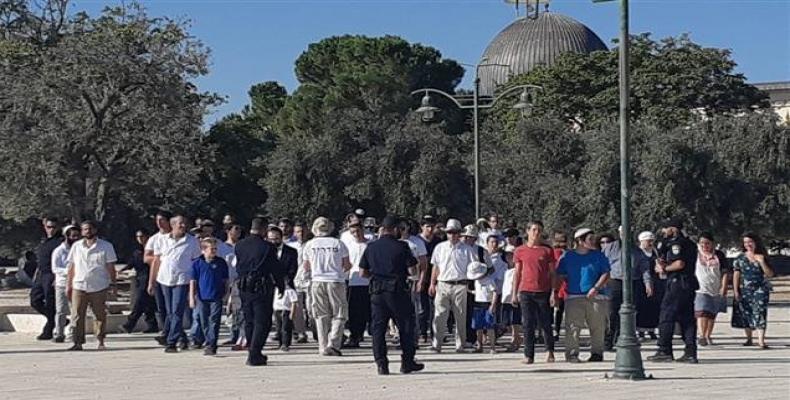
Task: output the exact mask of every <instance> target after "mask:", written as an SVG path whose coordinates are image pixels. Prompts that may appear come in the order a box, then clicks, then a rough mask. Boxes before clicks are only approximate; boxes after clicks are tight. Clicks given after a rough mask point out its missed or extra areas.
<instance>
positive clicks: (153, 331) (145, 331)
mask: <svg viewBox="0 0 790 400" xmlns="http://www.w3.org/2000/svg"><path fill="white" fill-rule="evenodd" d="M157 332H159V327H158V326H151V327H149V328H148V329H146V330H144V331H143V333H157Z"/></svg>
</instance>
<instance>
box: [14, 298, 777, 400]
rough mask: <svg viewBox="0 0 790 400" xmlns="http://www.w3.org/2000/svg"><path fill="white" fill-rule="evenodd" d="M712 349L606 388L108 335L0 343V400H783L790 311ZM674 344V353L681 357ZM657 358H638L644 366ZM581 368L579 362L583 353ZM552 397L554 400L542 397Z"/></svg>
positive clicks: (726, 333)
mask: <svg viewBox="0 0 790 400" xmlns="http://www.w3.org/2000/svg"><path fill="white" fill-rule="evenodd" d="M715 338H718V342H717V345H716V346H713V347H707V348H701V349H700V364H699V365H684V364H654V363H648V362H646V363H645V366H646V370H647V372H648V373H649V374H652V375H653V377H654V379H652V380H648V381H643V382H625V381H617V380H606V379H604V375H605V374H606V373H608V372H610V370H611V369H612V367H613V364H614V363H613V360H614V354H613V353H607V354H606V359H607V360H606V362H603V363H586V364H575V365H573V364H567V363H565V362H562V361H561V360H563V356H562V355H561V351H562V347H561V343H560V348H559V351H560V352H559V354H558V362H557V363H555V364H545V363H544V362H543V358H544V355H543V354H542V352H541V351H542V350H540V349H539V350H538V354H537V357H536V358H537V363H536V364H534V365H531V366H525V365H522V364H520V363H519V360H520V357H521V355H520V354H513V353H499V354H496V355H493V356H492V355H489V354H454V353H443V354H433V353H429V352H427V351H425V350H421V351H420V352H419V353H418V358H419V360H420V361H422V362H425V363H426V370H425V371H423V372H420V373H416V374H413V375H409V376H401V375H399V374H397V373H395V372H396V371H397V367H398V365H397V361H398V355H397V354H398V353H397V352H394V354H393V355H394V357H390V359H391V369H392V370H393V375H390V376H388V377H379V376H377V375H376V371H375V368H374V364H373V362H372V355H371V351H370V348H369V342H366V343H365V347H363V348H362V349H357V350H346V351H345V355H344V356H343V357H341V358H328V357H320V356H318V355H317V354H315V353H316V350H315V349H316V348H315V347H314V346H313V345H312V344H306V345H296V346H295V347H294V348H292V350H291V352H289V353H280V352H279V351H276V350H270V349H267V352H268V354H269V355H270V359H269V365H268V366H266V367H258V368H250V367H245V366H244V358H245V355H244V354H243V353H240V352H231V351H230V350H229V349H227V348H221V349H220V352H219V355H218V356H216V357H206V356H203V355H202V351H199V350H190V351H185V352H183V353H181V354H172V355H171V354H165V353H163V352H162V350H161V348H159V347H158V346H156V345H155V343H154V341H153V339H152V338H151V335H142V334H132V335H111V336H109V337H108V340H107V344H108V346H109V347H110V349H109V350H108V351H105V352H97V351H95V350H93V348H94V346H95V342H94V341H92V339H91V340H90V341H89V343H88V344H87V346H86V348H87V349H88V350H86V351H84V352H82V353H68V352H65V351H63V349H65V348H66V347H67V344H66V345H63V344H53V343H49V342H45V343H38V342H36V341H35V340H34V337H33V335H32V334H22V333H7V332H6V333H0V360H2V369H3V371H2V379H0V381H2V385H0V399H25V400H32V399H58V400H65V399H146V400H148V399H166V398H170V399H180V398H184V399H186V398H191V399H209V398H227V399H241V398H244V399H247V398H250V399H251V398H257V399H300V400H301V399H346V400H357V399H363V398H364V399H376V400H382V399H396V398H397V399H403V398H409V399H484V398H492V399H493V398H498V399H516V398H535V397H538V396H541V398H552V399H590V398H595V399H606V400H615V399H629V400H634V399H673V400H680V399H702V398H708V399H716V400H724V399H749V398H759V399H761V400H768V399H777V400H779V399H781V400H787V399H790V307H788V305H787V304H779V305H776V306H773V307H772V308H771V309H770V311H769V344H770V345H771V347H772V348H771V349H769V350H757V349H755V348H753V347H751V348H746V347H742V346H741V343H742V342H743V338H742V337H741V336H740V332H738V331H735V330H733V329H731V328H730V327H729V314H727V315H720V319H719V325H718V326H717V328H716V334H715ZM679 349H680V344H679V343H678V342H676V350H679ZM654 350H655V344H654V342H647V343H645V345H644V347H643V357H646V356H647V355H649V354H651V353H652V352H653V351H654ZM583 356H584V357H586V354H584V353H583ZM546 396H549V397H546Z"/></svg>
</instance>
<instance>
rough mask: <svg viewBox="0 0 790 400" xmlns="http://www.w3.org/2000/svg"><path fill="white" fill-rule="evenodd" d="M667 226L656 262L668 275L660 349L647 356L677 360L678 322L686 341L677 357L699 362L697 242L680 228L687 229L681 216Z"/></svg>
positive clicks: (662, 314) (668, 222)
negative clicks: (675, 337)
mask: <svg viewBox="0 0 790 400" xmlns="http://www.w3.org/2000/svg"><path fill="white" fill-rule="evenodd" d="M664 226H665V229H666V231H665V233H666V239H665V242H664V243H663V246H662V247H663V248H662V253H663V254H662V256H661V257H660V258H659V260H658V261H657V263H656V272H657V273H659V274H666V275H667V284H666V285H667V286H666V292H665V294H664V299H663V300H662V302H661V313H660V315H659V322H658V332H659V338H658V352H657V353H656V354H655V355H653V356H650V357H648V358H647V359H648V360H649V361H658V362H669V361H672V360H673V358H674V357H673V355H672V336H673V333H674V330H675V323H676V322H677V323H678V324H680V329H681V331H682V334H683V341H684V342H685V344H686V347H685V351H684V352H683V356H682V357H680V358H678V359H677V361H678V362H685V363H691V364H696V363H697V323H696V320H695V319H694V296H695V291H696V290H697V289H698V288H699V283H698V282H697V277H696V275H695V274H694V269H695V265H696V260H697V245H696V244H694V242H693V241H691V240H690V239H689V238H687V237H686V236H684V235H683V233H682V232H681V231H680V230H681V229H683V221H682V220H681V219H679V218H672V219H670V220H668V221H667V222H666V223H665V224H664Z"/></svg>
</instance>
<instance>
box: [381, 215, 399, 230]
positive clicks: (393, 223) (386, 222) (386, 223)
mask: <svg viewBox="0 0 790 400" xmlns="http://www.w3.org/2000/svg"><path fill="white" fill-rule="evenodd" d="M397 226H398V217H395V216H392V215H387V216H386V217H384V219H382V220H381V227H382V228H384V229H393V228H395V227H397Z"/></svg>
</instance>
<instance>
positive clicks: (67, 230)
mask: <svg viewBox="0 0 790 400" xmlns="http://www.w3.org/2000/svg"><path fill="white" fill-rule="evenodd" d="M72 229H76V230H80V228H79V227H78V226H77V225H66V226H64V227H63V236H66V235H68V234H69V231H70V230H72Z"/></svg>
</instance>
